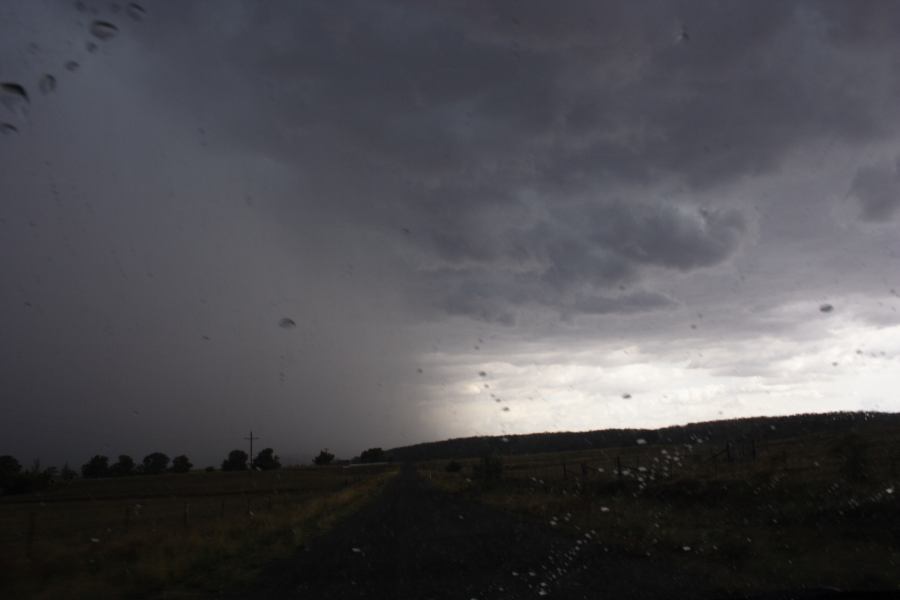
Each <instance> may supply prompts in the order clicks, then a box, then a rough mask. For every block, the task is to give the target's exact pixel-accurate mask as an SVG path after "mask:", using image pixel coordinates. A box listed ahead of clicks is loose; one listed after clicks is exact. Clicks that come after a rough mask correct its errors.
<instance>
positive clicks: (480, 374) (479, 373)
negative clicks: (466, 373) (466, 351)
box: [478, 371, 487, 377]
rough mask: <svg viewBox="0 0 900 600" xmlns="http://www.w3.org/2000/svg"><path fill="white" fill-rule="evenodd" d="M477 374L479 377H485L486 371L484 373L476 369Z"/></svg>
mask: <svg viewBox="0 0 900 600" xmlns="http://www.w3.org/2000/svg"><path fill="white" fill-rule="evenodd" d="M478 376H479V377H487V373H485V372H484V371H478Z"/></svg>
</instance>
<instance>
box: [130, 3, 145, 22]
mask: <svg viewBox="0 0 900 600" xmlns="http://www.w3.org/2000/svg"><path fill="white" fill-rule="evenodd" d="M125 12H126V13H128V16H129V17H131V18H132V19H134V20H135V21H143V20H144V17H145V16H147V11H146V10H144V7H143V6H141V5H140V4H135V3H133V2H132V3H131V4H129V5H128V8H126V9H125Z"/></svg>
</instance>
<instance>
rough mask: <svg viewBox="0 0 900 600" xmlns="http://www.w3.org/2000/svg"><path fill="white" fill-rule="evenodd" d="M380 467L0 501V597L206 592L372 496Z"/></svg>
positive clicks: (291, 471)
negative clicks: (0, 576)
mask: <svg viewBox="0 0 900 600" xmlns="http://www.w3.org/2000/svg"><path fill="white" fill-rule="evenodd" d="M395 473H396V469H395V468H391V467H375V466H373V467H368V468H363V469H353V470H352V472H348V471H347V470H344V469H341V468H339V467H306V468H285V469H271V470H266V471H249V470H245V471H243V472H222V471H214V472H208V471H192V472H190V473H186V474H176V473H165V474H161V475H158V476H156V477H137V476H134V477H117V478H110V479H100V480H90V479H79V480H69V481H66V482H60V483H57V484H56V485H54V486H52V488H49V489H47V490H46V491H45V492H41V493H33V494H29V495H27V496H22V495H17V496H5V497H3V498H0V573H2V578H0V597H4V598H25V597H28V598H48V599H49V598H62V597H65V598H112V597H133V596H135V595H139V596H141V597H154V596H161V595H162V594H163V593H165V596H166V597H167V598H177V597H191V596H194V595H207V594H213V593H217V592H220V591H222V590H227V589H231V588H233V587H235V586H238V587H239V586H241V585H242V584H245V583H247V582H249V581H252V580H253V578H254V577H255V576H257V575H258V573H259V570H260V569H261V567H262V566H263V565H265V564H267V563H269V562H271V561H273V560H276V559H278V558H282V557H288V556H290V555H291V554H292V553H294V552H296V551H297V550H298V548H301V547H302V546H303V545H304V544H306V543H307V542H309V540H310V539H312V538H313V537H315V536H317V535H320V534H321V533H323V532H325V531H327V530H328V529H329V528H330V527H331V526H332V525H333V524H334V523H335V522H337V521H338V520H340V519H341V518H343V517H345V516H346V515H348V514H350V513H352V512H354V511H355V510H357V509H359V508H360V507H361V506H362V505H364V504H365V503H367V502H368V501H370V500H371V499H373V498H374V497H376V496H377V495H378V494H379V493H380V491H381V489H382V488H383V486H384V485H385V483H386V481H387V480H388V479H389V478H390V477H392V476H393V475H394V474H395Z"/></svg>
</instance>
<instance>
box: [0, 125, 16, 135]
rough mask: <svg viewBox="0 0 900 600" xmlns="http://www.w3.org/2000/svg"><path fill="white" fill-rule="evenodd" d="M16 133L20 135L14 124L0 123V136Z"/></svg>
mask: <svg viewBox="0 0 900 600" xmlns="http://www.w3.org/2000/svg"><path fill="white" fill-rule="evenodd" d="M14 133H19V128H18V127H16V126H15V125H13V124H12V123H0V134H2V135H12V134H14Z"/></svg>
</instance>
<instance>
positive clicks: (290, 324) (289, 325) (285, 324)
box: [278, 317, 297, 329]
mask: <svg viewBox="0 0 900 600" xmlns="http://www.w3.org/2000/svg"><path fill="white" fill-rule="evenodd" d="M278 326H279V327H281V328H282V329H293V328H294V327H296V326H297V322H296V321H294V320H293V319H291V318H289V317H284V318H283V319H281V320H280V321H278Z"/></svg>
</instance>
